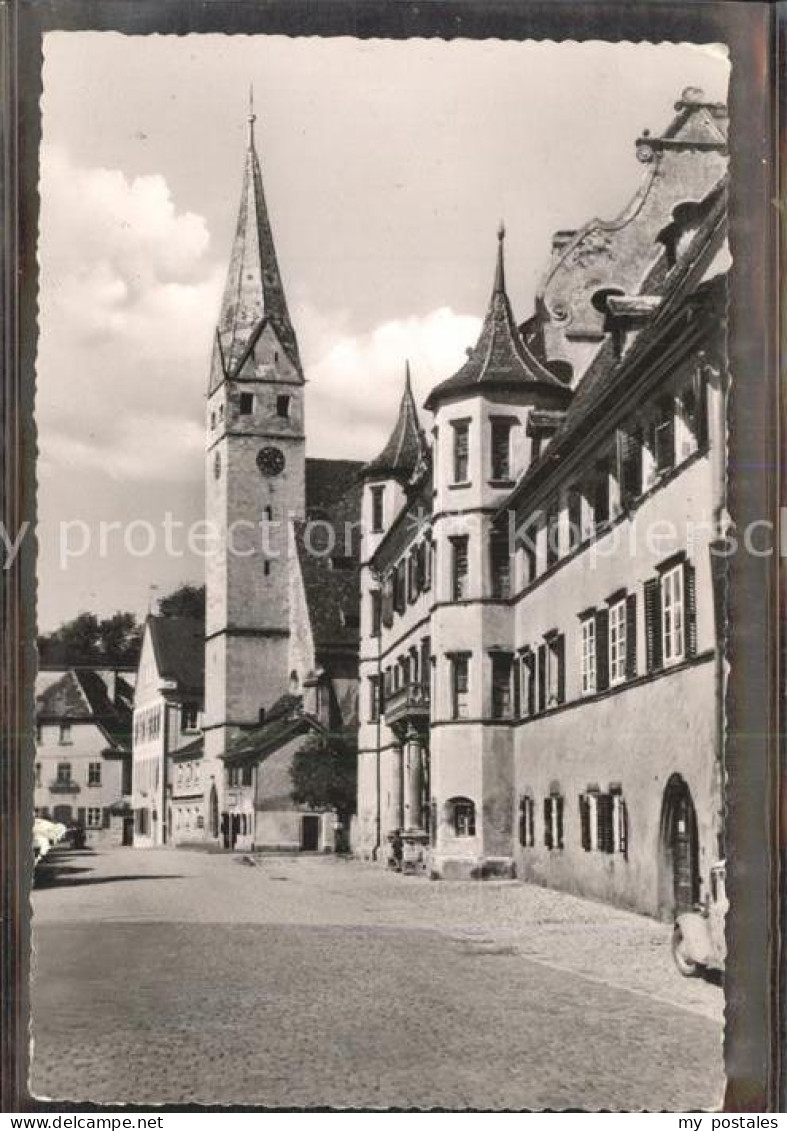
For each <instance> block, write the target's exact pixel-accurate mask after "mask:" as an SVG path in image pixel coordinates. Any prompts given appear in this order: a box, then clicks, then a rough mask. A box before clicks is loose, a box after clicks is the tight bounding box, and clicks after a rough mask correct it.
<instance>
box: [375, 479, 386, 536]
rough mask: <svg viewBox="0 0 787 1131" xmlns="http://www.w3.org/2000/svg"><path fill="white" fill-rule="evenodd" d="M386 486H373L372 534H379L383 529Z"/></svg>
mask: <svg viewBox="0 0 787 1131" xmlns="http://www.w3.org/2000/svg"><path fill="white" fill-rule="evenodd" d="M384 491H385V487H384V486H382V485H381V486H377V487H372V534H379V533H380V532H381V531H382V529H383V492H384Z"/></svg>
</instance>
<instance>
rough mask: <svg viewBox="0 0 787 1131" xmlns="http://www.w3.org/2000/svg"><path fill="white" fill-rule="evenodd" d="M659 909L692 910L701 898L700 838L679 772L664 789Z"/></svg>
mask: <svg viewBox="0 0 787 1131" xmlns="http://www.w3.org/2000/svg"><path fill="white" fill-rule="evenodd" d="M660 853H661V868H660V877H659V911H660V913H661V914H662V915H663V916H665V917H671V916H673V915H677V914H680V913H681V912H682V911H690V910H691V909H692V908H693V907H694V904H695V903H696V902H697V900H698V899H699V895H700V873H699V838H698V836H697V813H696V810H695V808H694V802H693V800H692V797H691V790H690V789H689V787H688V785H687V784H686V782H685V781H684V779H683V778H682V777H681V775H680V774H673V775H672V777H671V778H670V779H669V781H668V782H667V784H666V786H665V789H664V800H663V802H662V806H661V827H660Z"/></svg>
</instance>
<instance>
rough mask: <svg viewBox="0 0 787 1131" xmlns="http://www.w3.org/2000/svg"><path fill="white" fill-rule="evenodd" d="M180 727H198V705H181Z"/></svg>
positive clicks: (183, 728)
mask: <svg viewBox="0 0 787 1131" xmlns="http://www.w3.org/2000/svg"><path fill="white" fill-rule="evenodd" d="M180 729H181V730H182V731H189V730H196V729H197V708H196V707H181V709H180Z"/></svg>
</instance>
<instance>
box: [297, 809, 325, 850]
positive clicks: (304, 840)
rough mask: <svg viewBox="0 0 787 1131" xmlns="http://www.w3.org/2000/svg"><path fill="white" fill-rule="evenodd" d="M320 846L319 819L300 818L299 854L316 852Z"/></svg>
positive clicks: (310, 816)
mask: <svg viewBox="0 0 787 1131" xmlns="http://www.w3.org/2000/svg"><path fill="white" fill-rule="evenodd" d="M319 845H320V818H319V817H316V816H312V815H309V816H305V817H301V852H316V851H317V849H318V848H319Z"/></svg>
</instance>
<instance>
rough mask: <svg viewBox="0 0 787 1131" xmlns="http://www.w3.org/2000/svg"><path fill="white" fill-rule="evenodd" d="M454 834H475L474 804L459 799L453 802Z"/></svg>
mask: <svg viewBox="0 0 787 1131" xmlns="http://www.w3.org/2000/svg"><path fill="white" fill-rule="evenodd" d="M454 834H455V835H456V836H475V805H474V804H473V802H472V801H466V800H464V799H461V800H459V801H455V802H454Z"/></svg>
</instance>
